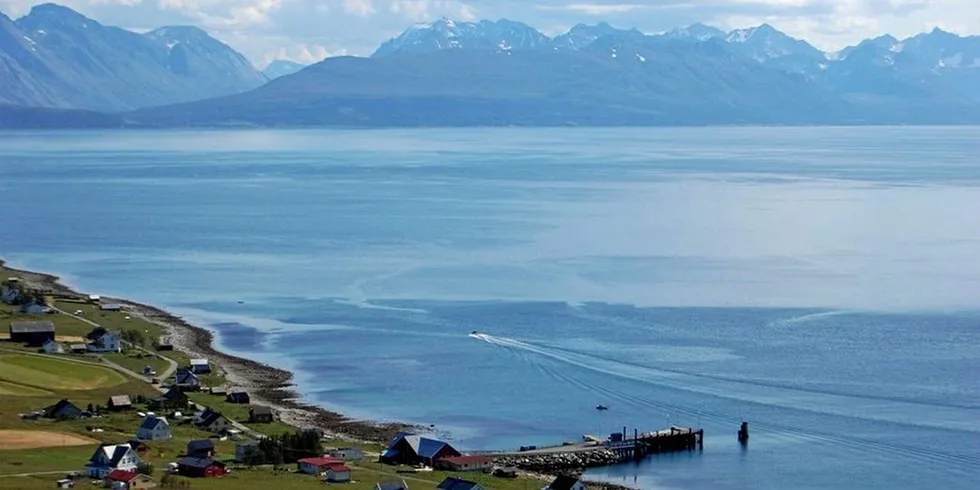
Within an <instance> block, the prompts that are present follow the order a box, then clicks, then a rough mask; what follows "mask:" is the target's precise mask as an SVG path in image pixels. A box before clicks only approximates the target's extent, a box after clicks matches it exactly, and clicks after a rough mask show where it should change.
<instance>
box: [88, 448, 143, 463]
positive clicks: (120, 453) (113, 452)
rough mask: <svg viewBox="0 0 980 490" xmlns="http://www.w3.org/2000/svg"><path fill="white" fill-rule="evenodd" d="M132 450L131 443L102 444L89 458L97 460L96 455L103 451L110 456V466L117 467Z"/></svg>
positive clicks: (90, 460)
mask: <svg viewBox="0 0 980 490" xmlns="http://www.w3.org/2000/svg"><path fill="white" fill-rule="evenodd" d="M132 450H133V447H132V446H130V445H129V443H123V444H102V445H101V446H99V448H98V449H96V450H95V453H94V454H92V457H91V458H89V462H92V461H95V459H96V457H98V456H99V453H102V454H104V455H105V456H106V457H107V458H109V465H108V466H109V467H110V468H115V467H116V466H117V465H118V464H119V460H121V459H123V458H124V457H125V456H126V454H127V453H129V452H130V451H132Z"/></svg>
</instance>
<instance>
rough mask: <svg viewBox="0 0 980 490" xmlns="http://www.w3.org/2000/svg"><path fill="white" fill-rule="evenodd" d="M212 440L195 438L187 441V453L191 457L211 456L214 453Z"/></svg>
mask: <svg viewBox="0 0 980 490" xmlns="http://www.w3.org/2000/svg"><path fill="white" fill-rule="evenodd" d="M215 454H216V453H215V450H214V441H212V440H211V439H195V440H193V441H190V442H188V443H187V454H186V455H185V456H188V457H191V458H211V457H214V455H215Z"/></svg>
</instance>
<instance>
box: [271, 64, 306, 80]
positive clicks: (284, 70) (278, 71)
mask: <svg viewBox="0 0 980 490" xmlns="http://www.w3.org/2000/svg"><path fill="white" fill-rule="evenodd" d="M303 68H306V65H304V64H302V63H296V62H295V61H289V60H276V61H273V62H272V63H269V66H267V67H265V70H262V74H263V75H265V77H266V78H268V79H269V80H275V79H277V78H279V77H284V76H286V75H292V74H293V73H296V72H298V71H300V70H302V69H303Z"/></svg>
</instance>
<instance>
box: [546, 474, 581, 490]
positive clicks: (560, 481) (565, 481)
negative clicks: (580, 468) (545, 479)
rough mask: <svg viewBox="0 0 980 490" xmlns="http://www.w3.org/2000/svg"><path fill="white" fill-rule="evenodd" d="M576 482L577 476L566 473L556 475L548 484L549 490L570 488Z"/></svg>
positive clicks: (567, 489) (569, 489) (570, 489)
mask: <svg viewBox="0 0 980 490" xmlns="http://www.w3.org/2000/svg"><path fill="white" fill-rule="evenodd" d="M576 483H578V478H575V477H574V476H568V475H558V477H557V478H555V481H553V482H551V485H548V488H550V489H551V490H572V487H574V486H575V484H576Z"/></svg>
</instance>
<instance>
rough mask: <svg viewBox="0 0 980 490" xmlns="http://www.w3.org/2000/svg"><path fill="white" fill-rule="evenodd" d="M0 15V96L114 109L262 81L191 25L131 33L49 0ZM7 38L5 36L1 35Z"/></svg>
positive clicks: (244, 87)
mask: <svg viewBox="0 0 980 490" xmlns="http://www.w3.org/2000/svg"><path fill="white" fill-rule="evenodd" d="M2 17H3V18H2V19H0V81H2V82H3V84H2V86H3V90H2V91H0V103H8V104H20V105H36V106H47V107H63V108H77V109H92V110H101V111H121V110H127V109H133V108H136V107H146V106H151V105H162V104H172V103H176V102H182V101H187V100H195V99H203V98H207V97H215V96H220V95H228V94H233V93H239V92H243V91H246V90H251V89H253V88H255V87H258V86H259V85H262V84H264V83H265V82H266V78H265V77H264V76H263V75H262V74H260V73H258V72H257V71H256V70H255V69H254V68H252V65H251V64H250V63H249V62H248V60H246V59H245V58H244V57H243V56H242V55H241V54H239V53H238V52H236V51H235V50H233V49H231V48H230V47H228V46H227V45H225V44H224V43H221V42H220V41H218V40H216V39H214V38H212V37H211V36H209V35H208V34H207V33H206V32H204V31H202V30H200V29H198V28H196V27H170V28H162V29H158V30H156V31H153V32H150V33H148V34H145V35H144V34H138V33H135V32H132V31H128V30H125V29H121V28H118V27H113V26H106V25H102V24H100V23H99V22H97V21H95V20H93V19H90V18H88V17H85V16H84V15H82V14H80V13H78V12H76V11H74V10H72V9H70V8H67V7H63V6H60V5H55V4H43V5H37V6H35V7H33V8H32V9H31V11H30V12H29V13H28V14H27V15H25V16H24V17H21V18H20V19H17V21H15V22H11V21H10V19H8V18H7V17H5V16H2ZM4 39H6V40H4Z"/></svg>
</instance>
